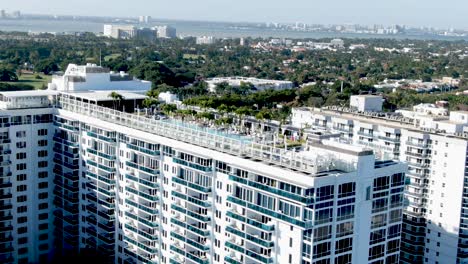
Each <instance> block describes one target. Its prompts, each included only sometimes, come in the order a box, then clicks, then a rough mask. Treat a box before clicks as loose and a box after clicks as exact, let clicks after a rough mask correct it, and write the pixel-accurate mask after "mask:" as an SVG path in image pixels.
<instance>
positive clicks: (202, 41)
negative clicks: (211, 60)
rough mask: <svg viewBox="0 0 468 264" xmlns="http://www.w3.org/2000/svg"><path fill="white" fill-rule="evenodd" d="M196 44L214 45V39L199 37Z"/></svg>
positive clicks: (211, 37)
mask: <svg viewBox="0 0 468 264" xmlns="http://www.w3.org/2000/svg"><path fill="white" fill-rule="evenodd" d="M196 43H197V44H198V45H210V44H214V43H216V38H215V37H213V36H201V37H197V39H196Z"/></svg>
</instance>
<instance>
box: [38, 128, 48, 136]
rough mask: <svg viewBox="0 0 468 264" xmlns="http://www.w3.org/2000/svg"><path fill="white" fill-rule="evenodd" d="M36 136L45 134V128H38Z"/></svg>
mask: <svg viewBox="0 0 468 264" xmlns="http://www.w3.org/2000/svg"><path fill="white" fill-rule="evenodd" d="M37 135H38V136H47V129H39V130H38V131H37Z"/></svg>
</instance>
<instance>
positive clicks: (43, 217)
mask: <svg viewBox="0 0 468 264" xmlns="http://www.w3.org/2000/svg"><path fill="white" fill-rule="evenodd" d="M48 218H49V214H47V213H43V214H39V216H38V219H39V220H46V219H48Z"/></svg>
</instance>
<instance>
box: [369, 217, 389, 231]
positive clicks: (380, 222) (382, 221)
mask: <svg viewBox="0 0 468 264" xmlns="http://www.w3.org/2000/svg"><path fill="white" fill-rule="evenodd" d="M386 224H387V215H386V214H380V215H374V216H372V219H371V228H376V227H381V226H385V225H386Z"/></svg>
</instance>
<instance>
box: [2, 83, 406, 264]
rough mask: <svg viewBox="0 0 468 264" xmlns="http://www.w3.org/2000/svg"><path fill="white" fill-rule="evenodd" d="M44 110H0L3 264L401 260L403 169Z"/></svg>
mask: <svg viewBox="0 0 468 264" xmlns="http://www.w3.org/2000/svg"><path fill="white" fill-rule="evenodd" d="M28 96H30V97H31V98H30V99H31V100H34V101H37V99H34V96H33V95H28ZM36 96H39V97H47V98H48V101H46V100H44V101H43V104H42V105H35V108H29V107H26V106H24V105H22V107H16V108H14V107H5V108H4V109H2V110H0V113H1V116H2V118H1V119H0V120H1V121H2V126H1V128H0V129H1V131H2V132H1V133H2V142H3V148H2V153H4V155H3V157H4V160H3V161H4V162H3V163H1V164H2V165H3V167H2V169H3V173H2V174H1V175H2V185H1V190H2V192H1V194H2V204H1V205H2V206H1V207H0V208H1V213H2V216H3V217H2V218H1V219H2V220H3V221H2V222H1V224H2V225H1V226H0V227H1V229H0V236H2V237H3V238H4V239H2V242H0V243H1V244H2V246H1V251H0V259H1V261H2V262H4V263H9V262H13V263H17V262H19V263H27V262H45V261H46V260H47V261H49V260H51V259H53V258H54V257H56V256H60V255H64V256H70V255H74V254H77V255H78V254H80V253H83V252H88V251H91V252H100V253H101V255H102V256H103V257H104V262H108V263H115V262H117V263H249V264H250V263H311V264H312V263H314V264H319V263H340V264H342V263H396V262H398V260H399V258H400V257H399V255H400V253H399V248H400V236H401V229H402V211H403V207H404V199H403V191H404V186H405V171H406V165H404V164H402V163H398V162H393V161H379V160H376V158H375V155H374V152H373V151H369V150H366V149H364V148H359V147H353V146H349V145H347V144H342V143H339V142H336V141H331V140H324V139H316V140H314V141H313V142H311V143H310V144H309V145H308V146H307V148H306V149H304V151H301V152H295V151H288V150H284V149H276V148H274V147H272V146H264V145H261V144H259V143H254V142H252V141H249V140H248V139H244V138H240V137H236V136H234V135H228V134H219V133H214V132H213V131H210V130H206V129H201V128H199V129H196V128H194V127H192V126H188V125H184V124H180V123H175V122H169V121H158V120H152V119H149V118H146V117H143V116H138V115H135V114H129V113H124V112H119V111H117V110H113V109H110V108H105V107H100V106H98V105H96V104H93V103H92V102H88V101H84V100H82V99H80V98H79V97H77V95H76V94H75V93H70V92H59V91H57V92H56V94H50V93H45V92H41V91H38V92H37V94H36ZM0 99H1V100H4V101H5V105H10V104H11V105H17V104H15V100H17V99H15V98H14V97H12V96H8V94H4V95H3V96H2V97H1V98H0ZM18 100H19V99H18ZM22 100H24V98H23V99H22ZM22 142H25V143H22ZM24 148H28V149H29V151H27V152H26V151H23V149H24ZM32 150H33V151H32ZM36 151H37V154H36ZM23 153H25V154H23ZM36 163H37V166H36ZM23 182H24V183H23ZM20 196H21V197H22V196H24V197H22V198H19V197H20ZM23 204H24V205H23ZM20 217H23V218H20ZM24 217H26V218H24ZM36 218H37V219H36ZM20 219H21V220H20ZM46 234H47V236H46ZM24 248H26V249H24Z"/></svg>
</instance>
